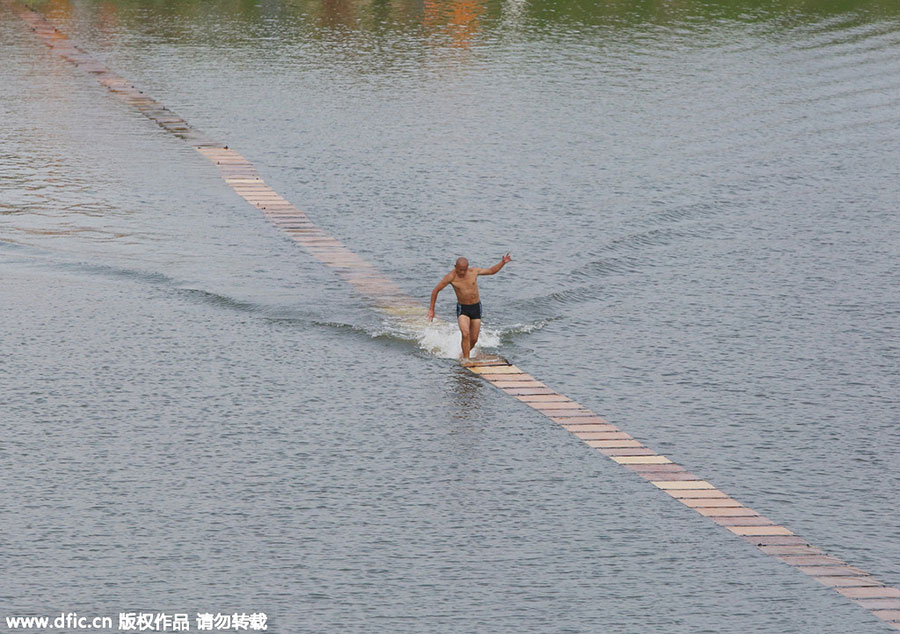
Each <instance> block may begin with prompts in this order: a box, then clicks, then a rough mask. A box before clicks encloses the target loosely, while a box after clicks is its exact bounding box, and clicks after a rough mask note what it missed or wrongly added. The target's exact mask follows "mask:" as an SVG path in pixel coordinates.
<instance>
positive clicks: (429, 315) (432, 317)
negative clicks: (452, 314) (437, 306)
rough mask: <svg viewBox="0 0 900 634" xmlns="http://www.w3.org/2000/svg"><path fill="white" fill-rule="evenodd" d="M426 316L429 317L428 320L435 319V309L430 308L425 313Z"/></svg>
mask: <svg viewBox="0 0 900 634" xmlns="http://www.w3.org/2000/svg"><path fill="white" fill-rule="evenodd" d="M425 317H426V318H428V321H431V320H432V319H434V309H433V308H429V309H428V312H427V313H425Z"/></svg>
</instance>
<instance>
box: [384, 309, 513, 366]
mask: <svg viewBox="0 0 900 634" xmlns="http://www.w3.org/2000/svg"><path fill="white" fill-rule="evenodd" d="M388 328H389V330H390V332H392V333H393V334H394V335H396V336H399V337H402V338H403V339H409V340H411V341H414V342H416V344H417V345H418V346H419V348H421V349H422V350H425V351H426V352H428V353H429V354H433V355H434V356H436V357H440V358H442V359H457V358H459V355H460V354H461V352H462V346H461V339H462V335H461V334H460V332H459V326H457V325H456V324H455V323H450V322H447V321H443V320H442V319H435V320H434V321H431V322H429V321H428V320H427V319H425V318H424V317H415V318H406V319H398V320H395V321H392V322H391V323H390V324H388ZM500 335H501V333H500V332H498V331H495V330H492V329H490V328H482V329H481V333H480V334H479V336H478V343H477V344H475V348H474V350H472V352H471V353H470V354H471V356H473V357H474V356H477V355H478V353H479V352H480V351H482V350H484V349H486V348H497V347H498V346H499V345H500Z"/></svg>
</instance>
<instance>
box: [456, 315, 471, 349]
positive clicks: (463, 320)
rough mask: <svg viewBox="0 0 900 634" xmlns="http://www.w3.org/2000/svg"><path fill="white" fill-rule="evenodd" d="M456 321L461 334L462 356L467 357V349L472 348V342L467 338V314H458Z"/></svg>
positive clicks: (468, 330) (469, 327) (468, 331)
mask: <svg viewBox="0 0 900 634" xmlns="http://www.w3.org/2000/svg"><path fill="white" fill-rule="evenodd" d="M456 322H457V323H458V324H459V332H460V333H461V334H462V358H463V359H468V358H469V350H471V349H472V343H471V341H470V339H469V337H470V330H471V326H470V324H469V316H468V315H460V316H459V317H457V318H456Z"/></svg>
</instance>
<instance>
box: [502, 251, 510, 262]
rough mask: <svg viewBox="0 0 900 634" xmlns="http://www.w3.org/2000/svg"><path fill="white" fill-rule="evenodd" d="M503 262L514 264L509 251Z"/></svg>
mask: <svg viewBox="0 0 900 634" xmlns="http://www.w3.org/2000/svg"><path fill="white" fill-rule="evenodd" d="M502 262H503V263H504V264H506V263H507V262H512V258H511V257H509V251H507V252H506V255H504V256H503V260H502Z"/></svg>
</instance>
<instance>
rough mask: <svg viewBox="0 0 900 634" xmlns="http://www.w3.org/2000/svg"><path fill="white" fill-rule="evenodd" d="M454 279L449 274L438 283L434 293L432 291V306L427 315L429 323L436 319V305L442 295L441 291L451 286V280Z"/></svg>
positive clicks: (451, 274)
mask: <svg viewBox="0 0 900 634" xmlns="http://www.w3.org/2000/svg"><path fill="white" fill-rule="evenodd" d="M452 279H453V273H452V272H450V273H447V275H445V276H444V279H442V280H441V281H440V282H438V285H437V286H435V287H434V290H433V291H431V305H430V306H429V307H428V313H427V314H426V315H425V316H426V317H428V321H431V320H432V319H434V303H435V302H436V301H437V296H438V293H440V292H441V290H443V288H444V287H445V286H447V284H449V283H450V280H452Z"/></svg>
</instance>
